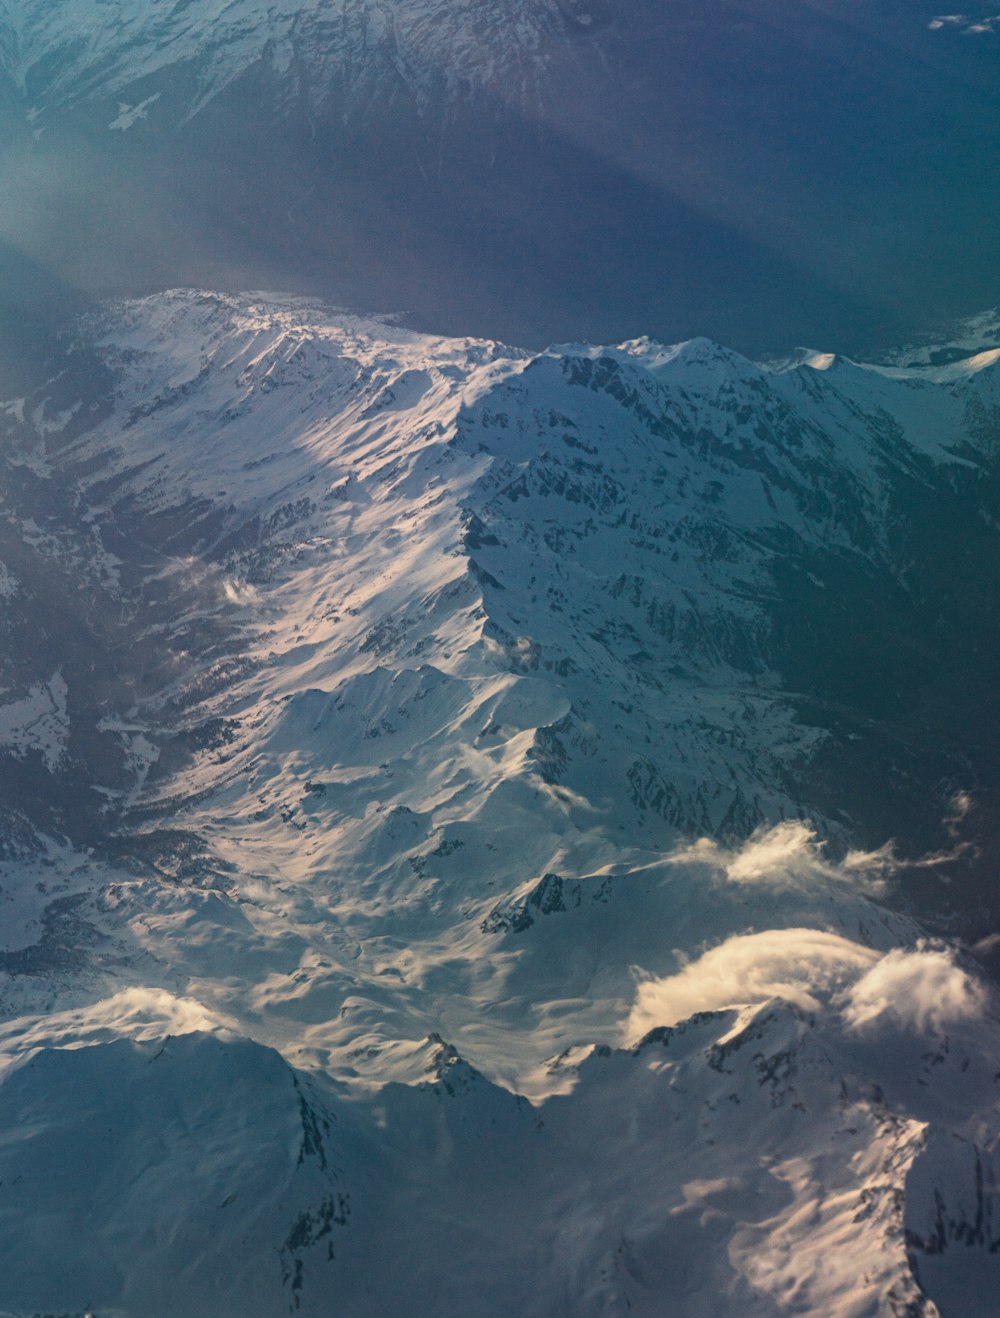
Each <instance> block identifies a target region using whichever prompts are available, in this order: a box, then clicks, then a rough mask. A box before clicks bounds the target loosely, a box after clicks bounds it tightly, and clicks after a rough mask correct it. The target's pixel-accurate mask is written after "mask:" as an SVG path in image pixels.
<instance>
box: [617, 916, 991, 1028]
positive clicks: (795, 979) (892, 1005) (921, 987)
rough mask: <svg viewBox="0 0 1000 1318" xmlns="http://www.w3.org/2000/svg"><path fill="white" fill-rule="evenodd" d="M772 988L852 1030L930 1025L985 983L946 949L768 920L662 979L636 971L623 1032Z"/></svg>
mask: <svg viewBox="0 0 1000 1318" xmlns="http://www.w3.org/2000/svg"><path fill="white" fill-rule="evenodd" d="M772 998H780V999H783V1000H784V1001H786V1002H791V1003H794V1004H795V1005H796V1006H798V1007H801V1008H802V1009H803V1010H806V1011H815V1012H819V1011H822V1010H827V1011H829V1012H831V1013H833V1014H834V1015H835V1016H837V1017H838V1018H839V1019H840V1020H842V1021H843V1023H844V1024H845V1025H846V1026H847V1027H848V1029H850V1030H854V1031H862V1030H871V1029H876V1028H886V1027H888V1028H894V1029H906V1030H914V1031H917V1032H920V1033H924V1032H935V1031H940V1030H942V1029H945V1028H946V1027H947V1026H949V1025H952V1024H954V1023H956V1022H958V1021H961V1020H965V1019H968V1018H970V1017H973V1016H977V1015H979V1014H981V1013H982V1011H983V1010H984V1009H985V1007H986V991H985V989H984V988H983V987H982V986H981V985H980V984H979V983H977V982H976V981H975V980H974V979H972V978H971V976H969V975H968V974H967V973H966V972H965V971H964V970H962V969H961V968H960V967H959V966H957V965H956V964H955V961H954V958H953V956H952V954H951V952H950V951H948V950H947V949H944V948H935V947H931V946H930V945H928V944H919V945H918V946H917V947H916V948H914V949H909V950H907V949H903V948H896V949H894V950H893V951H891V952H889V953H887V954H886V955H884V956H883V955H881V954H880V953H879V952H876V951H874V950H873V949H872V948H870V947H864V946H863V945H862V944H860V943H854V942H852V941H851V940H850V939H848V938H842V937H841V936H840V935H839V934H832V933H826V932H824V931H823V930H819V929H771V930H768V931H766V932H764V933H757V934H744V935H741V936H739V937H736V938H729V939H727V940H726V941H725V942H724V943H721V944H720V945H719V946H718V947H714V948H712V949H711V950H710V951H708V952H706V953H704V955H703V956H700V957H699V958H698V959H697V960H696V961H692V962H691V963H690V964H688V965H686V966H685V967H684V968H683V969H682V970H680V971H679V972H678V973H677V974H675V975H669V976H667V977H666V978H665V979H653V978H648V979H644V980H642V981H641V982H640V983H639V986H638V990H637V993H636V1000H635V1003H634V1005H633V1008H632V1012H631V1014H630V1016H629V1021H628V1027H627V1033H628V1036H629V1038H631V1039H638V1038H641V1037H642V1036H643V1035H645V1034H647V1033H648V1032H649V1031H650V1030H651V1029H654V1028H655V1027H656V1026H658V1025H676V1024H678V1023H679V1022H680V1021H682V1020H686V1019H688V1018H689V1017H690V1016H693V1015H694V1014H695V1013H696V1012H699V1011H718V1010H721V1009H723V1008H726V1007H741V1006H749V1005H755V1004H759V1003H764V1002H768V1001H770V1000H771V999H772Z"/></svg>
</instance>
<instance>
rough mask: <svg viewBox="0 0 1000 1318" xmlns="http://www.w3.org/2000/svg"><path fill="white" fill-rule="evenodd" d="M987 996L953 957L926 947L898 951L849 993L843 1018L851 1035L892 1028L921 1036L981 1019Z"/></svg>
mask: <svg viewBox="0 0 1000 1318" xmlns="http://www.w3.org/2000/svg"><path fill="white" fill-rule="evenodd" d="M985 1007H986V992H985V990H984V988H983V987H982V985H981V984H978V983H977V982H976V981H975V980H974V979H972V978H971V976H969V975H967V974H966V972H965V971H964V970H962V969H961V967H960V966H957V965H956V964H955V962H954V959H953V957H952V955H951V953H950V952H949V951H947V950H945V949H943V948H930V947H928V946H927V945H922V946H920V947H918V948H917V949H916V950H915V951H905V950H904V949H903V948H896V949H894V950H893V951H891V952H889V953H888V954H887V955H886V956H884V957H882V958H881V960H880V961H878V962H877V964H876V965H874V966H873V967H872V968H871V970H869V971H868V972H867V973H866V974H864V975H862V977H861V978H860V979H859V980H858V981H857V983H856V984H854V985H853V986H852V987H851V988H850V989H849V990H848V992H847V995H846V998H845V1002H844V1018H845V1020H846V1021H847V1023H848V1025H849V1026H851V1028H853V1029H857V1030H859V1029H865V1028H866V1027H871V1026H873V1025H875V1024H876V1023H880V1022H886V1021H888V1022H891V1023H894V1024H896V1025H899V1026H902V1027H903V1028H904V1029H912V1030H916V1031H918V1032H920V1033H925V1032H927V1031H939V1030H942V1029H944V1028H945V1027H947V1026H948V1025H952V1024H954V1023H955V1022H956V1021H961V1020H967V1019H969V1018H970V1017H973V1016H979V1015H981V1014H982V1012H983V1010H984V1009H985Z"/></svg>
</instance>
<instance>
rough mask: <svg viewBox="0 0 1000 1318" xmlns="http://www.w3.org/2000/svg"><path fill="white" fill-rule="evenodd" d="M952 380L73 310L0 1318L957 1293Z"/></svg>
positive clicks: (51, 532)
mask: <svg viewBox="0 0 1000 1318" xmlns="http://www.w3.org/2000/svg"><path fill="white" fill-rule="evenodd" d="M996 370H997V368H996V366H995V364H994V363H993V362H992V360H983V359H979V360H973V361H971V362H968V363H966V364H964V365H954V364H950V365H944V366H926V367H915V368H911V369H902V368H898V367H880V368H874V367H868V366H863V365H859V364H857V363H854V362H851V361H848V360H844V359H837V358H834V357H831V356H828V355H823V354H810V355H809V356H808V358H807V360H805V361H804V362H802V363H799V364H797V365H793V366H791V367H788V368H784V369H780V370H776V369H766V368H764V367H761V366H759V365H756V364H754V363H752V362H750V361H748V360H747V359H745V358H743V357H740V356H739V355H737V354H735V353H732V352H730V351H727V350H726V349H723V348H721V347H719V346H718V345H716V344H713V343H710V342H708V341H706V340H695V341H692V342H689V343H686V344H682V345H677V346H674V347H665V346H663V345H659V344H656V343H653V342H650V341H648V340H635V341H630V342H627V343H623V344H620V345H617V346H614V347H604V348H599V347H593V346H590V345H561V346H558V347H554V348H551V349H549V350H547V351H546V352H543V353H537V354H531V353H526V352H522V351H520V350H516V349H512V348H509V347H506V346H504V345H502V344H498V343H492V342H485V341H479V340H473V339H461V340H456V339H443V338H435V337H431V336H427V335H421V334H417V333H414V332H411V331H409V330H405V329H401V328H399V327H398V326H395V325H392V324H387V323H384V322H378V321H370V320H363V319H359V318H355V317H351V316H348V315H345V314H340V313H334V312H331V311H329V310H328V309H325V308H324V307H322V306H321V305H319V304H316V303H311V302H308V301H306V300H302V299H299V300H296V299H288V298H286V299H282V298H277V297H265V296H262V295H261V296H256V295H254V296H246V297H242V298H235V297H224V296H218V295H214V294H207V293H197V292H189V291H177V292H173V293H169V294H164V295H162V296H159V297H155V298H149V299H144V300H140V301H136V302H130V303H124V304H120V305H116V306H113V307H111V308H108V309H106V310H105V311H104V312H102V313H101V314H100V315H97V316H94V317H91V318H89V319H88V320H85V321H83V322H82V323H80V324H79V325H78V326H77V328H76V331H75V341H74V343H73V344H71V345H69V346H68V348H67V351H66V354H65V357H64V360H63V362H62V363H61V370H60V372H59V373H58V375H54V376H53V378H52V379H51V380H50V381H49V383H48V384H47V385H46V386H45V387H44V388H43V389H42V390H41V391H40V392H39V393H37V394H36V395H34V396H32V397H27V398H22V399H14V400H10V401H8V402H7V403H6V404H5V405H4V411H3V417H4V425H5V431H6V434H5V449H4V459H3V463H4V465H3V481H4V485H3V495H4V499H3V505H2V518H0V561H2V562H3V567H4V571H3V574H2V577H0V580H2V582H3V583H4V586H3V590H2V593H0V626H2V628H3V634H4V638H5V647H4V652H3V653H4V659H3V668H2V670H0V684H2V686H3V691H2V694H0V729H6V731H5V732H4V733H3V737H2V738H0V764H2V772H3V787H4V794H3V800H2V805H3V815H2V818H0V823H2V833H0V841H2V847H3V851H2V859H3V871H2V875H0V912H2V913H3V916H4V920H3V925H2V945H0V971H2V975H3V978H2V985H0V1001H2V1004H3V1013H4V1020H3V1023H2V1024H0V1058H2V1059H4V1060H3V1065H4V1067H5V1069H4V1071H3V1073H2V1076H0V1107H2V1108H3V1110H4V1111H5V1112H6V1113H7V1114H8V1115H7V1117H5V1119H4V1121H3V1128H4V1130H5V1131H7V1132H8V1134H7V1136H5V1140H4V1143H3V1147H2V1149H0V1160H3V1161H4V1163H5V1166H8V1165H9V1173H8V1171H0V1182H2V1184H0V1238H2V1240H3V1242H4V1243H3V1244H2V1246H0V1248H2V1249H3V1251H4V1252H5V1253H6V1254H9V1256H10V1257H11V1258H12V1259H17V1260H18V1262H17V1267H16V1269H13V1270H11V1269H5V1270H4V1273H3V1275H4V1280H3V1281H2V1282H0V1308H2V1309H5V1310H8V1311H10V1312H33V1311H36V1310H39V1309H44V1310H47V1311H63V1310H67V1309H68V1310H74V1309H77V1310H80V1311H84V1310H86V1309H87V1308H88V1307H89V1308H90V1309H91V1310H93V1311H95V1312H122V1313H131V1314H136V1315H147V1314H148V1315H158V1314H168V1313H176V1312H178V1311H179V1309H183V1310H184V1312H186V1313H192V1314H197V1313H206V1314H208V1313H212V1314H221V1315H225V1314H229V1313H232V1314H234V1315H235V1314H237V1313H239V1314H247V1313H250V1314H257V1313H259V1314H261V1315H264V1314H267V1315H271V1314H275V1313H279V1312H283V1311H285V1309H286V1308H287V1309H288V1310H289V1311H290V1312H295V1311H300V1312H302V1313H314V1314H329V1313H331V1312H342V1313H344V1314H350V1315H352V1316H353V1315H368V1314H371V1315H378V1314H384V1313H386V1312H395V1311H400V1310H402V1309H404V1308H405V1309H407V1311H409V1312H414V1313H420V1314H424V1313H426V1314H434V1313H441V1312H446V1311H449V1310H451V1309H454V1308H459V1307H460V1308H461V1309H462V1311H463V1312H468V1313H472V1314H482V1315H483V1316H484V1318H486V1315H493V1314H498V1313H511V1312H517V1313H524V1314H537V1315H539V1318H540V1316H541V1315H555V1314H565V1315H566V1316H567V1318H569V1316H570V1315H572V1316H573V1318H579V1316H580V1315H590V1314H593V1315H598V1314H602V1315H612V1314H624V1313H626V1312H631V1313H633V1314H634V1313H641V1314H649V1315H653V1314H658V1313H662V1312H663V1307H664V1304H665V1303H667V1301H668V1299H669V1303H670V1304H672V1305H673V1306H674V1307H675V1308H676V1312H677V1313H678V1314H683V1315H690V1318H700V1316H701V1315H709V1314H714V1313H718V1312H720V1308H721V1309H732V1310H733V1311H736V1310H737V1309H738V1310H739V1311H740V1312H748V1313H759V1314H768V1315H769V1314H775V1315H778V1314H786V1313H797V1314H812V1315H816V1318H820V1315H822V1316H823V1318H831V1315H837V1316H838V1318H839V1316H840V1315H845V1316H846V1315H862V1314H865V1315H867V1314H871V1315H875V1314H913V1315H916V1314H921V1315H925V1316H926V1318H929V1316H930V1315H933V1314H935V1313H937V1312H939V1311H940V1312H941V1313H945V1314H948V1313H950V1312H954V1311H955V1307H954V1306H955V1305H956V1304H963V1303H964V1304H966V1305H967V1306H968V1304H969V1303H974V1302H973V1301H969V1300H968V1295H969V1294H970V1292H969V1291H967V1290H965V1289H963V1288H965V1287H966V1285H967V1282H966V1277H967V1276H971V1275H972V1272H973V1271H974V1272H975V1274H976V1279H977V1280H976V1285H986V1284H987V1282H989V1284H991V1285H992V1284H993V1282H992V1281H991V1280H990V1279H991V1278H992V1277H993V1276H994V1269H995V1257H996V1256H995V1254H994V1253H992V1252H991V1251H992V1249H993V1246H994V1244H995V1239H994V1237H995V1235H996V1231H995V1229H994V1226H993V1219H992V1208H991V1207H990V1196H991V1193H992V1190H991V1187H992V1185H993V1180H992V1178H993V1176H994V1163H993V1158H994V1148H995V1143H996V1137H997V1124H996V1116H995V1108H996V1097H995V1089H996V1080H995V1077H996V1075H997V1074H998V1073H1000V1035H998V1030H997V1022H996V1017H995V1003H994V999H993V996H992V990H991V989H989V988H988V987H987V986H986V985H985V983H984V981H983V980H982V979H981V977H980V973H979V972H978V971H977V969H976V966H975V962H974V961H973V960H972V958H971V957H970V956H969V955H968V954H967V953H966V952H963V951H962V950H961V947H960V946H959V942H958V939H959V937H960V936H967V937H971V936H972V935H973V934H974V935H975V936H976V937H980V936H982V935H984V934H988V933H990V932H991V931H992V929H993V928H994V927H995V925H994V923H993V921H994V918H995V917H996V915H997V911H996V905H995V899H994V898H993V897H992V895H991V892H990V890H989V889H988V888H987V887H986V886H985V885H984V884H983V883H982V882H981V880H982V872H983V871H982V868H981V867H980V868H977V863H978V861H977V858H976V854H975V852H974V851H973V849H972V848H969V847H968V846H967V842H968V838H969V836H970V830H971V829H973V828H974V827H977V826H979V825H977V823H976V821H977V820H980V822H981V820H982V818H984V817H987V818H988V809H987V807H988V805H989V803H990V799H991V798H990V793H991V791H993V790H995V788H996V786H997V784H998V782H1000V778H998V777H997V760H996V754H995V748H994V746H993V745H992V743H991V741H990V738H989V735H988V731H985V730H984V725H985V723H986V722H987V721H988V720H986V718H985V713H984V711H988V710H989V699H990V692H991V686H990V675H991V671H992V670H991V667H990V663H991V660H990V658H989V656H990V654H992V653H994V652H995V651H994V650H993V648H992V640H993V638H994V629H995V627H996V625H997V624H996V619H995V617H994V613H995V608H994V606H993V605H992V604H991V603H990V601H991V599H992V598H993V597H994V596H995V590H994V589H993V585H994V577H993V574H992V567H991V564H992V563H994V562H995V561H996V555H995V550H996V548H997V546H996V543H995V541H996V536H997V534H998V531H997V522H996V519H995V517H994V514H993V504H994V500H995V490H996V479H997V466H996V439H997V434H998V431H997V402H998V400H997V383H996V380H997V376H996ZM943 574H950V576H951V579H952V581H953V582H958V581H961V583H962V587H963V588H962V589H961V590H958V589H952V590H950V591H944V590H942V589H941V578H942V575H943ZM46 601H48V604H46ZM873 622H877V625H873ZM973 623H974V624H975V626H974V627H973ZM956 636H963V637H965V638H974V642H973V643H970V644H968V645H967V647H964V648H961V649H959V648H958V647H956V645H955V638H956ZM46 702H48V703H46ZM4 711H6V715H5V713H4ZM4 719H5V721H4ZM977 723H978V725H979V726H978V729H977ZM977 812H978V813H977ZM983 827H984V828H985V826H983ZM890 835H897V837H898V841H897V844H896V846H895V848H893V847H892V846H890V845H881V844H883V843H887V840H888V838H889V837H890ZM987 841H988V834H987V833H985V832H983V831H982V829H981V831H980V835H979V844H980V847H981V848H985V843H986V842H987ZM930 846H937V847H939V848H941V854H938V855H937V856H936V857H931V858H930V859H928V858H927V857H926V856H925V855H923V849H924V848H926V847H930ZM945 852H947V853H948V854H944V853H945ZM987 858H988V853H987ZM979 859H980V860H981V859H982V858H981V857H980V858H979ZM942 878H945V879H948V880H950V883H943V882H942V881H941V880H942ZM921 919H924V920H928V921H933V926H934V928H935V930H936V931H937V933H938V935H939V936H940V935H942V934H944V933H950V934H951V935H952V939H951V941H948V942H941V941H934V940H931V941H928V939H927V936H926V932H925V926H924V925H922V924H921ZM67 1096H69V1097H67ZM112 1108H113V1109H114V1112H115V1113H116V1115H115V1117H114V1118H113V1119H112V1118H110V1117H108V1116H107V1114H108V1113H109V1111H110V1110H111V1109H112ZM108 1122H112V1126H113V1129H114V1132H115V1133H114V1135H113V1136H109V1135H108V1134H107V1130H108V1124H107V1123H108ZM18 1178H20V1179H18ZM136 1187H138V1188H136ZM53 1232H56V1233H58V1235H59V1237H60V1238H61V1239H66V1240H68V1241H70V1242H71V1243H70V1245H68V1246H67V1248H66V1250H65V1251H64V1252H63V1254H62V1255H61V1256H60V1259H59V1264H58V1267H54V1266H50V1265H49V1263H48V1259H49V1244H48V1242H49V1240H50V1239H51V1236H52V1233H53ZM201 1240H204V1241H206V1242H210V1243H205V1244H204V1245H203V1246H202V1245H200V1244H198V1243H197V1242H198V1241H201ZM512 1258H516V1259H517V1260H518V1266H517V1268H512V1267H511V1263H510V1261H511V1259H512ZM970 1261H971V1262H970ZM237 1274H239V1276H240V1278H241V1280H240V1282H239V1286H236V1283H235V1282H233V1281H231V1279H232V1278H233V1277H235V1276H236V1275H237ZM983 1279H986V1280H985V1281H984V1280H983ZM241 1287H242V1289H240V1288H241ZM956 1297H958V1298H956ZM962 1297H965V1298H964V1299H963V1298H962ZM949 1306H951V1307H949ZM964 1312H968V1313H975V1312H977V1310H976V1309H975V1308H974V1307H971V1308H970V1307H966V1308H965V1310H964Z"/></svg>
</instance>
